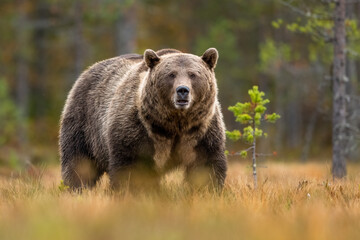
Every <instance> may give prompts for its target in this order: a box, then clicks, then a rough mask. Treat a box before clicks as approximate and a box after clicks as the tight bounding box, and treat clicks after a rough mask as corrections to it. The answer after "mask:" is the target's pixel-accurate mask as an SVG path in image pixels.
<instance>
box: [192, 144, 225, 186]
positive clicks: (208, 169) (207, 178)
mask: <svg viewBox="0 0 360 240" xmlns="http://www.w3.org/2000/svg"><path fill="white" fill-rule="evenodd" d="M199 153H200V154H199ZM199 153H198V154H199V155H200V156H198V157H197V160H196V162H194V163H193V164H191V165H188V166H187V167H186V169H185V180H186V181H187V182H188V183H189V184H190V186H191V187H192V188H195V189H198V188H203V187H210V188H214V189H215V190H216V191H221V190H222V188H223V186H224V182H225V178H226V171H227V164H226V157H225V154H223V153H213V155H211V154H205V152H204V151H201V152H199Z"/></svg>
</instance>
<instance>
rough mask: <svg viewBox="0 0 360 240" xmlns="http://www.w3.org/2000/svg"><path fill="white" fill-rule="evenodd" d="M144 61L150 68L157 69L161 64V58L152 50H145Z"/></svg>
mask: <svg viewBox="0 0 360 240" xmlns="http://www.w3.org/2000/svg"><path fill="white" fill-rule="evenodd" d="M144 60H145V63H146V65H147V66H148V67H149V68H153V67H155V66H156V65H157V64H158V63H159V62H160V58H159V56H158V55H157V54H156V52H154V51H153V50H151V49H146V50H145V53H144Z"/></svg>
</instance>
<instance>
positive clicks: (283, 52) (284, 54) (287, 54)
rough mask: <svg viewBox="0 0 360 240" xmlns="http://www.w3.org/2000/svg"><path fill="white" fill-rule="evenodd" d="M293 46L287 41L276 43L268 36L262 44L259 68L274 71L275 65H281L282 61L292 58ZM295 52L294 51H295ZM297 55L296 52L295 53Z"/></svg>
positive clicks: (264, 70) (263, 70)
mask: <svg viewBox="0 0 360 240" xmlns="http://www.w3.org/2000/svg"><path fill="white" fill-rule="evenodd" d="M291 52H292V51H291V48H290V46H289V45H287V44H285V43H275V42H274V40H272V39H270V38H268V39H266V41H265V42H264V43H261V44H260V54H259V58H260V64H259V70H260V71H262V72H268V71H273V69H274V67H275V68H276V67H277V66H279V63H280V62H282V61H285V62H288V61H290V60H291V55H293V56H294V53H292V54H291ZM293 52H294V51H293ZM295 56H296V54H295Z"/></svg>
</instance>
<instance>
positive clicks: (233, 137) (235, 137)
mask: <svg viewBox="0 0 360 240" xmlns="http://www.w3.org/2000/svg"><path fill="white" fill-rule="evenodd" d="M226 134H227V136H228V138H230V139H231V140H233V141H237V140H239V139H240V138H241V133H240V131H239V130H234V131H231V132H229V131H227V132H226Z"/></svg>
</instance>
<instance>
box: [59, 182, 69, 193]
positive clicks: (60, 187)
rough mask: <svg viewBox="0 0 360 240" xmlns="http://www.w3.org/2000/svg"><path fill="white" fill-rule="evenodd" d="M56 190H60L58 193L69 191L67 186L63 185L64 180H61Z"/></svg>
mask: <svg viewBox="0 0 360 240" xmlns="http://www.w3.org/2000/svg"><path fill="white" fill-rule="evenodd" d="M58 189H59V190H60V192H64V191H66V190H67V189H69V186H67V185H65V183H64V180H61V181H60V184H59V186H58Z"/></svg>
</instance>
